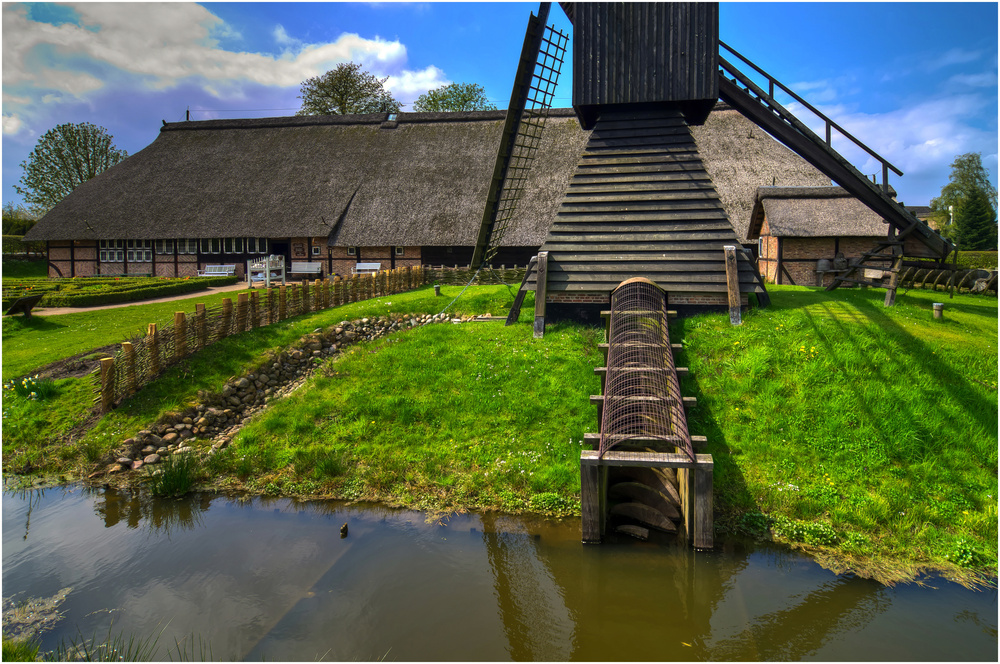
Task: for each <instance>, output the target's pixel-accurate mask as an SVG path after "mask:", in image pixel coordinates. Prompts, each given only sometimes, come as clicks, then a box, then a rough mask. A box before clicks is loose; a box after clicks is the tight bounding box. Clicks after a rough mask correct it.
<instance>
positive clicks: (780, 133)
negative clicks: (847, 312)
mask: <svg viewBox="0 0 1000 664" xmlns="http://www.w3.org/2000/svg"><path fill="white" fill-rule="evenodd" d="M719 46H720V51H719V97H720V98H721V99H722V100H723V101H725V102H726V103H728V104H729V105H730V106H732V107H733V108H735V109H736V110H738V111H739V112H740V113H742V114H743V115H745V116H746V117H747V118H749V119H750V120H752V121H753V122H754V123H756V124H757V125H758V126H760V127H761V128H763V129H764V130H765V131H767V132H768V133H769V134H771V136H773V137H774V138H776V139H777V140H779V141H781V142H782V143H784V144H785V145H787V146H788V147H789V148H790V149H791V150H793V151H794V152H796V153H797V154H798V155H799V156H801V157H802V158H803V159H805V160H806V161H808V162H809V163H810V164H812V165H813V166H814V167H816V168H817V169H818V170H819V171H820V172H822V173H824V174H825V175H827V176H828V177H829V178H830V179H831V180H833V181H834V182H836V183H837V184H839V185H840V186H841V187H843V188H844V189H846V190H847V191H848V192H850V193H851V194H852V195H853V196H855V197H856V198H857V199H858V200H860V201H861V202H862V203H864V204H865V205H867V206H868V207H869V208H871V210H872V211H873V212H875V213H876V214H878V215H879V216H880V217H882V218H883V219H885V220H886V222H888V224H889V227H890V230H889V232H888V234H887V237H886V239H885V240H884V241H883V242H881V243H879V244H878V245H877V246H876V247H875V248H873V250H872V251H869V252H867V253H866V254H865V255H864V256H862V258H861V259H860V260H858V261H857V262H855V263H854V264H853V265H852V266H851V268H850V269H849V270H848V271H847V272H845V273H844V274H842V275H839V276H838V277H837V278H836V279H835V280H834V282H833V284H831V285H830V286H829V287H828V289H827V290H832V289H834V288H836V287H837V286H839V285H840V284H841V283H845V282H847V283H869V282H867V281H865V280H861V279H857V278H855V275H856V273H857V272H858V271H861V270H864V269H865V268H869V267H871V268H879V267H884V265H885V263H886V262H887V261H888V262H890V263H891V267H890V268H889V271H890V272H891V273H892V278H891V279H892V281H891V283H890V286H889V289H890V291H891V292H890V294H887V296H886V304H887V305H888V304H891V302H890V295H891V296H892V297H893V298H894V297H895V284H896V281H897V278H898V272H899V268H900V266H901V264H902V257H903V246H904V243H905V241H906V240H907V239H908V238H913V239H914V240H915V241H917V242H919V243H920V244H921V245H923V247H924V248H925V249H926V252H922V255H929V256H931V257H934V258H936V259H938V260H939V261H944V259H945V258H946V257H947V256H948V254H949V253H950V252H952V251H954V249H955V247H954V245H953V244H951V243H950V242H949V241H948V240H946V239H945V238H943V237H941V236H940V235H939V234H938V233H937V232H936V231H934V230H933V229H931V228H930V226H928V225H927V224H925V223H924V222H922V221H920V220H919V219H917V218H916V217H915V216H913V215H912V214H910V213H909V212H907V210H906V209H905V208H904V207H903V206H902V205H900V204H899V203H898V202H896V201H895V200H894V199H893V198H892V196H891V195H890V194H889V171H890V170H891V171H892V172H893V173H895V174H896V175H902V174H903V173H902V171H900V170H899V169H898V168H896V167H895V166H893V165H892V164H890V163H889V162H888V161H886V160H885V159H884V158H882V157H881V156H879V155H878V154H876V153H875V152H874V151H873V150H872V149H871V148H869V147H868V146H866V145H864V144H863V143H862V142H861V141H859V140H858V139H857V138H855V137H854V136H852V135H851V134H850V133H848V132H847V131H846V130H844V129H843V128H842V127H840V126H839V125H838V124H837V123H835V122H833V121H832V120H830V119H829V118H828V117H826V116H825V115H823V114H822V113H821V112H820V111H818V110H816V109H815V108H814V107H813V106H811V105H810V104H809V103H808V102H806V101H805V100H804V99H802V98H801V97H799V96H798V95H796V94H795V93H794V92H793V91H791V90H790V89H788V88H787V87H786V86H784V85H783V84H782V83H780V82H779V81H778V80H776V79H775V78H774V77H773V76H771V75H770V74H768V73H767V72H765V71H764V70H763V69H761V68H760V67H758V66H757V65H755V64H754V63H753V62H751V61H750V60H748V59H747V58H745V57H744V56H742V55H741V54H740V53H738V52H737V51H736V50H734V49H733V48H731V47H730V46H729V45H727V44H726V43H725V42H722V41H720V42H719ZM726 53H728V54H730V55H731V57H733V58H734V59H737V60H739V61H741V62H742V63H743V64H744V65H746V66H747V67H749V68H750V69H752V70H753V71H754V72H756V74H759V75H760V76H763V77H764V79H765V81H766V86H767V89H766V90H765V89H764V88H763V87H761V86H759V85H757V83H755V82H754V81H753V80H751V77H750V76H747V75H746V74H744V73H743V72H742V71H740V69H738V68H737V67H736V66H735V65H734V64H733V63H732V62H730V61H729V60H727V59H726V57H724V55H725V54H726ZM775 90H780V91H782V92H784V93H785V94H787V95H789V96H790V97H791V98H792V99H794V100H795V101H797V102H798V103H799V104H801V105H802V106H803V107H804V108H806V109H808V110H809V111H810V112H812V113H813V114H814V115H815V116H817V118H819V119H820V120H822V121H823V123H824V126H825V130H826V138H825V140H824V139H822V138H820V137H819V136H817V135H816V134H815V133H813V131H812V130H811V129H809V128H808V127H807V126H806V125H805V124H804V123H803V122H802V121H801V120H799V119H798V118H797V117H795V116H794V115H793V114H792V113H791V112H790V111H789V110H788V109H786V108H785V107H784V106H782V105H781V104H779V103H778V102H777V101H776V100H775ZM834 131H836V132H837V133H838V134H840V135H841V136H843V137H845V138H846V139H848V140H850V141H851V142H853V143H854V144H855V145H857V146H858V147H860V148H861V149H863V150H864V151H865V152H867V153H868V154H869V155H871V156H872V157H873V158H874V159H875V160H877V161H878V162H879V163H880V164H881V166H882V182H881V185H879V184H876V183H874V182H872V181H870V180H869V179H868V178H867V177H865V176H864V175H862V174H861V172H860V171H858V170H857V169H856V168H855V167H854V166H852V165H851V164H850V163H849V162H848V161H847V160H846V159H844V158H843V157H842V156H841V155H840V153H838V152H837V151H836V150H835V149H834V148H833V146H832V138H833V135H834ZM872 285H878V284H874V283H873V284H872Z"/></svg>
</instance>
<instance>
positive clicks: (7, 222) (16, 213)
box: [3, 202, 37, 235]
mask: <svg viewBox="0 0 1000 664" xmlns="http://www.w3.org/2000/svg"><path fill="white" fill-rule="evenodd" d="M36 221H37V220H36V219H35V218H34V217H33V216H32V215H31V213H30V212H28V210H27V209H26V208H25V207H24V206H22V205H15V204H14V203H12V202H7V203H5V204H4V206H3V234H4V235H24V234H25V233H27V232H28V231H29V230H31V227H32V226H34V225H35V222H36Z"/></svg>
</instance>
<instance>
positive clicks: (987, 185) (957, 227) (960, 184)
mask: <svg viewBox="0 0 1000 664" xmlns="http://www.w3.org/2000/svg"><path fill="white" fill-rule="evenodd" d="M949 208H952V210H949ZM931 209H932V210H933V211H934V214H935V216H936V217H937V218H938V219H940V220H945V223H947V221H946V220H949V219H950V217H951V212H952V211H953V212H954V226H953V227H950V228H949V227H947V226H945V227H944V229H945V230H944V232H943V233H942V235H944V236H945V237H947V238H949V239H950V240H952V241H957V242H958V243H959V244H960V246H961V248H962V249H968V250H970V251H971V250H973V247H980V246H984V247H985V248H987V249H995V248H996V238H997V228H996V219H997V190H996V187H994V186H993V184H992V183H991V182H990V174H989V171H987V170H986V167H985V166H983V158H982V154H981V153H979V152H968V153H966V154H962V155H959V156H957V157H955V160H954V161H953V162H952V163H951V176H950V177H949V180H948V184H946V185H945V186H944V187H942V188H941V195H940V196H938V197H937V198H934V199H932V200H931ZM987 209H988V210H989V213H988V214H987V213H986V210H987ZM986 218H989V219H992V222H991V223H992V226H990V225H989V224H988V223H985V222H984V221H983V219H986Z"/></svg>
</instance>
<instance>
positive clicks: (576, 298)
mask: <svg viewBox="0 0 1000 664" xmlns="http://www.w3.org/2000/svg"><path fill="white" fill-rule="evenodd" d="M545 302H546V304H548V303H550V302H551V303H561V304H606V305H608V306H611V294H610V293H597V292H587V291H579V292H571V291H556V292H554V293H553V292H549V293H546V294H545Z"/></svg>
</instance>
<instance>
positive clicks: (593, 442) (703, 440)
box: [583, 433, 708, 459]
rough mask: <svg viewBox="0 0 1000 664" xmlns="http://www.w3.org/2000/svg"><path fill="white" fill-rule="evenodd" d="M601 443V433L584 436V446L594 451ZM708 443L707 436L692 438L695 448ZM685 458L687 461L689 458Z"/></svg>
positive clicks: (640, 440) (637, 440)
mask: <svg viewBox="0 0 1000 664" xmlns="http://www.w3.org/2000/svg"><path fill="white" fill-rule="evenodd" d="M629 441H630V442H634V443H635V444H636V445H654V444H661V445H662V444H663V442H664V441H662V440H660V439H659V438H630V439H629ZM600 442H601V434H599V433H585V434H583V443H584V445H585V446H589V447H590V448H591V449H592V450H596V449H597V446H598V445H599V444H600ZM707 443H708V438H707V437H705V436H691V444H692V445H693V446H695V447H702V446H704V445H706V444H707ZM605 456H607V455H605ZM684 458H685V459H686V458H687V457H684Z"/></svg>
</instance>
